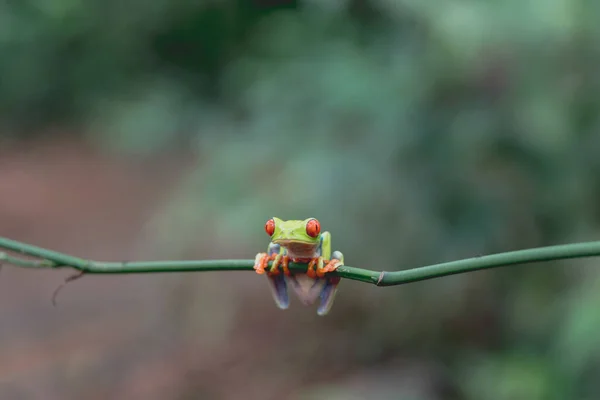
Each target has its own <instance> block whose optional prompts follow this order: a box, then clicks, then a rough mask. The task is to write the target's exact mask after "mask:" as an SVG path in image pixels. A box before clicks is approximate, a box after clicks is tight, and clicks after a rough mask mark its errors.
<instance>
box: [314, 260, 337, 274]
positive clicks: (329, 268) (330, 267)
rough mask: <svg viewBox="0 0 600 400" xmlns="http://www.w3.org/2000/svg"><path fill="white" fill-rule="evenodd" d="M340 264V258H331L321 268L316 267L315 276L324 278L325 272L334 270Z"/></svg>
mask: <svg viewBox="0 0 600 400" xmlns="http://www.w3.org/2000/svg"><path fill="white" fill-rule="evenodd" d="M340 265H342V262H341V261H340V260H336V259H332V260H330V261H329V262H328V263H327V264H326V265H325V266H324V267H323V268H321V269H318V268H317V276H318V277H319V278H324V277H325V274H326V273H328V272H333V271H335V270H336V269H337V268H338V267H339V266H340Z"/></svg>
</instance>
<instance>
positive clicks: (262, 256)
mask: <svg viewBox="0 0 600 400" xmlns="http://www.w3.org/2000/svg"><path fill="white" fill-rule="evenodd" d="M269 259H270V257H269V255H268V254H267V253H258V254H257V255H256V258H255V259H254V270H255V271H256V273H257V274H259V275H262V274H264V273H265V268H267V266H268V265H269Z"/></svg>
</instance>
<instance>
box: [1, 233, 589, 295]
mask: <svg viewBox="0 0 600 400" xmlns="http://www.w3.org/2000/svg"><path fill="white" fill-rule="evenodd" d="M0 249H4V250H6V251H8V252H11V254H9V253H7V252H0V264H12V265H14V266H17V267H22V268H38V269H56V268H74V269H76V270H79V271H80V272H81V273H85V274H138V273H159V272H208V271H252V270H253V266H254V260H252V259H248V260H182V261H133V262H99V261H92V260H86V259H83V258H79V257H74V256H71V255H68V254H63V253H59V252H56V251H52V250H48V249H44V248H41V247H37V246H34V245H30V244H27V243H21V242H17V241H15V240H11V239H8V238H2V237H0ZM12 253H14V255H13V254H12ZM22 256H28V257H33V258H36V259H37V260H30V259H25V258H23V257H22ZM594 256H600V241H597V242H585V243H573V244H564V245H558V246H549V247H538V248H533V249H526V250H518V251H510V252H506V253H498V254H492V255H488V256H481V257H473V258H467V259H464V260H458V261H451V262H446V263H441V264H434V265H428V266H424V267H418V268H411V269H404V270H400V271H373V270H369V269H362V268H355V267H350V266H346V265H344V266H341V267H339V268H338V269H337V270H336V271H335V272H332V274H335V275H337V276H339V277H342V278H345V279H352V280H356V281H361V282H366V283H371V284H374V285H376V286H394V285H401V284H405V283H411V282H417V281H423V280H427V279H434V278H440V277H443V276H448V275H455V274H462V273H466V272H473V271H478V270H483V269H490V268H497V267H505V266H510V265H519V264H527V263H534V262H540V261H552V260H564V259H570V258H583V257H594ZM289 267H290V270H292V271H306V268H307V265H306V264H298V263H290V265H289Z"/></svg>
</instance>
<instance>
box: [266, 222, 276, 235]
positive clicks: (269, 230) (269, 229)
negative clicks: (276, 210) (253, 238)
mask: <svg viewBox="0 0 600 400" xmlns="http://www.w3.org/2000/svg"><path fill="white" fill-rule="evenodd" d="M265 232H267V235H269V236H273V234H274V233H275V221H273V218H271V219H270V220H268V221H267V223H266V224H265Z"/></svg>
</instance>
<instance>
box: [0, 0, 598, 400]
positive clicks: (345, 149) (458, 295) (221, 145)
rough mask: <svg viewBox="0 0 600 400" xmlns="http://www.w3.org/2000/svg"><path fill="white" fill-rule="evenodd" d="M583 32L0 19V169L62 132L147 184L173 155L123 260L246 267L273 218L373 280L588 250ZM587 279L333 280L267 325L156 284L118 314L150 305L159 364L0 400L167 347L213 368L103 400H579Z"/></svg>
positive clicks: (269, 317) (594, 233)
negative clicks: (171, 176) (331, 296)
mask: <svg viewBox="0 0 600 400" xmlns="http://www.w3.org/2000/svg"><path fill="white" fill-rule="evenodd" d="M598 18H600V3H597V2H593V1H586V0H544V1H541V0H521V1H506V0H504V1H499V0H488V1H476V0H462V1H459V0H452V1H442V0H427V1H423V0H338V1H335V0H320V1H316V0H305V1H275V0H270V1H269V0H263V1H259V0H222V1H208V0H204V1H189V0H178V1H166V0H155V1H152V2H146V1H139V0H122V1H119V2H117V1H104V2H89V1H88V2H83V1H75V0H55V1H51V2H48V1H39V0H38V1H33V0H21V1H4V2H1V3H0V128H1V129H0V135H1V136H0V146H2V147H4V148H5V149H8V148H10V149H11V151H23V152H25V153H26V151H27V148H28V146H30V145H31V143H34V142H35V141H38V140H44V141H48V140H49V141H52V140H53V139H52V138H53V137H54V136H53V135H56V137H59V136H60V137H61V138H62V137H63V134H60V135H59V134H57V133H54V132H55V131H56V130H57V129H58V130H60V129H66V130H68V131H69V132H70V133H69V138H70V139H69V140H72V141H73V142H83V143H87V144H88V145H90V146H92V147H93V148H94V149H95V150H96V151H99V152H101V153H102V154H104V155H105V156H106V157H113V158H117V159H124V160H141V161H143V162H146V163H148V165H154V169H155V170H161V169H163V168H166V164H168V163H169V162H170V161H165V160H164V159H163V158H161V157H163V156H165V155H167V156H168V157H171V158H169V160H172V161H173V160H177V159H181V158H182V157H187V156H189V155H191V156H192V159H193V162H192V163H191V168H189V167H188V168H182V169H181V174H180V175H178V177H179V178H178V179H177V180H175V181H176V184H174V185H172V186H173V187H169V188H168V189H165V190H164V191H163V192H165V193H162V196H163V198H164V201H162V202H160V205H158V206H156V207H155V208H154V209H153V211H152V212H151V213H149V214H148V216H147V218H146V220H145V221H144V223H143V229H141V231H140V232H141V233H139V235H137V236H135V238H134V239H132V240H131V245H130V248H135V249H137V250H136V251H139V252H138V253H137V254H138V255H143V256H144V257H145V258H156V259H161V258H162V259H164V258H186V257H187V258H191V257H193V258H253V256H254V254H255V253H256V252H258V251H263V250H264V249H265V248H266V245H267V242H268V238H267V237H266V235H264V233H263V230H262V228H263V224H264V222H265V221H266V220H267V219H268V218H269V217H271V216H273V215H274V216H278V217H280V218H283V219H303V218H307V217H309V216H314V217H317V218H318V219H319V220H320V221H321V224H322V227H323V228H324V229H326V230H329V231H330V232H332V235H333V244H334V247H335V248H336V249H339V250H341V251H343V252H344V254H345V257H346V261H347V263H348V264H349V265H351V266H356V267H366V268H372V269H386V270H397V269H403V268H410V267H415V266H420V265H425V264H429V263H437V262H443V261H450V260H453V259H458V258H463V257H470V256H474V255H479V254H488V253H494V252H500V251H508V250H515V249H522V248H527V247H535V246H543V245H551V244H558V243H568V242H575V241H587V240H595V239H596V238H597V237H598V235H599V234H600V202H599V198H600V179H598V177H599V174H600V153H599V151H600V132H599V128H600V119H599V116H600V113H599V111H600V109H599V102H600V97H598V93H599V90H600V75H599V74H598V72H597V71H598V68H599V67H600V59H599V56H600V24H598ZM15 149H16V150H15ZM113 158H111V159H113ZM153 160H162V161H153ZM173 162H174V161H173ZM0 163H1V160H0ZM161 163H162V164H161ZM72 168H77V167H76V165H73V166H72ZM153 171H154V170H153ZM152 173H155V172H152ZM7 188H8V186H5V188H1V189H0V190H2V192H3V194H2V196H4V194H5V193H7V192H8V189H7ZM5 191H6V192H5ZM17 192H18V189H17ZM13 193H14V190H13ZM114 195H115V196H123V195H122V194H118V193H115V194H114ZM132 207H133V206H132ZM115 222H118V221H115ZM23 237H27V234H26V233H24V234H23ZM42 242H43V241H42ZM140 249H142V250H140ZM62 250H63V251H67V252H75V251H76V248H74V247H67V246H65V247H64V248H63V249H62ZM104 254H106V256H102V255H100V256H99V257H98V258H105V259H109V258H111V257H112V253H110V252H107V253H104ZM79 255H82V256H86V254H81V253H80V254H79ZM597 264H598V261H597V260H594V259H590V260H579V261H564V262H553V263H545V264H540V265H536V266H521V267H516V268H510V269H505V270H495V271H485V272H477V273H472V274H466V275H459V276H452V277H447V278H443V279H439V280H434V281H427V282H420V283H415V284H411V285H406V286H402V287H392V288H385V289H380V288H374V287H371V286H369V285H365V284H359V283H355V282H343V283H342V285H341V286H340V292H339V294H338V297H337V300H336V304H335V305H334V308H333V310H332V313H331V315H330V316H328V317H327V318H325V319H323V318H317V317H316V316H314V315H313V314H314V310H311V309H305V308H303V307H301V306H300V305H299V303H298V302H296V303H294V302H293V304H292V309H290V310H288V311H286V313H283V312H281V311H279V310H277V309H275V306H274V305H273V304H272V303H271V299H270V297H269V293H268V291H267V286H266V283H265V282H264V281H263V280H262V278H258V277H256V276H254V275H252V274H243V273H237V274H235V276H234V275H231V274H198V275H202V276H196V275H194V276H193V277H190V275H186V276H177V277H165V276H160V277H157V276H155V277H153V279H154V280H157V281H158V280H160V281H161V282H162V283H163V286H164V284H165V282H168V284H167V286H168V290H164V287H163V286H161V287H158V286H157V287H154V289H153V290H154V291H148V292H143V293H144V294H140V295H139V296H140V297H139V298H138V301H139V302H140V305H139V307H140V308H139V309H136V308H135V307H133V308H132V309H131V313H132V315H134V314H135V313H137V312H139V311H140V310H141V309H143V307H144V305H143V304H144V303H146V302H147V301H148V300H147V299H148V298H150V297H155V298H156V297H157V298H158V300H157V301H158V304H163V305H162V306H156V304H155V305H153V306H152V307H162V308H164V310H163V311H161V312H157V313H158V315H159V316H157V317H156V318H157V320H156V321H155V323H156V325H152V326H153V328H152V329H155V330H154V331H153V333H154V334H155V335H158V336H160V340H159V339H157V338H156V337H150V336H148V337H146V336H143V337H144V339H140V342H139V346H140V347H139V348H138V349H137V353H134V354H130V353H121V352H122V351H123V349H120V348H118V349H114V350H113V351H114V352H115V353H121V354H126V355H127V357H125V358H124V359H119V360H118V361H114V359H111V357H114V354H113V355H111V348H110V347H108V348H107V349H106V350H105V352H104V353H103V356H102V357H104V358H102V359H101V360H100V361H98V362H99V363H100V365H101V366H103V367H98V368H100V369H99V370H95V369H94V370H93V371H95V372H93V374H92V372H89V374H88V375H86V374H85V373H84V372H82V375H81V376H79V375H78V378H77V381H78V383H77V389H74V388H73V381H72V380H70V379H71V378H69V379H67V378H65V377H61V378H57V377H54V375H50V376H51V378H47V379H50V382H54V384H53V385H50V386H47V387H46V389H45V391H44V393H45V397H44V395H41V397H36V396H35V395H33V394H31V393H30V392H21V391H20V390H24V389H22V384H21V383H19V382H21V381H19V380H14V381H11V380H10V379H9V380H4V381H3V382H1V383H0V393H2V390H3V388H5V389H6V392H5V395H4V396H2V398H3V399H10V398H15V399H16V398H44V399H52V398H61V399H66V398H81V394H82V393H86V394H89V393H90V392H89V390H91V388H94V386H93V383H92V382H93V381H94V374H98V373H100V374H103V373H105V372H106V371H105V369H102V368H108V369H109V368H110V366H114V365H119V366H121V369H120V371H121V372H120V374H121V377H122V378H123V379H124V380H125V381H127V379H128V378H127V377H128V376H130V375H131V374H133V373H134V372H133V371H138V369H139V368H143V366H139V365H136V366H135V367H133V366H132V364H131V363H132V359H136V357H138V356H139V354H138V353H144V352H145V351H146V349H147V348H148V347H150V346H153V347H157V346H159V347H160V346H167V343H169V346H170V348H176V349H178V350H177V351H181V352H183V354H185V353H186V352H190V351H191V352H194V351H198V349H209V348H210V349H211V351H210V354H211V356H210V357H208V356H205V357H204V358H202V357H200V358H199V359H194V360H187V361H185V362H184V361H182V360H183V358H185V357H183V355H182V356H181V357H179V358H177V357H175V356H173V357H175V359H177V360H179V361H177V362H178V363H179V364H181V365H185V366H187V367H186V368H183V371H182V372H181V373H180V374H178V376H179V377H180V378H181V379H182V381H181V382H178V383H177V385H176V387H173V388H170V389H169V391H168V393H169V394H168V395H167V394H164V393H163V392H153V391H152V390H151V391H150V393H152V394H146V395H144V396H141V395H140V396H134V395H129V396H128V397H124V396H125V395H124V394H123V393H126V392H123V391H122V390H124V389H123V387H122V386H121V381H119V382H120V383H119V384H118V385H117V384H115V383H114V381H113V380H111V379H107V380H104V381H102V382H103V390H104V391H102V392H101V393H103V394H104V395H105V396H108V397H102V398H144V399H154V398H157V399H159V398H160V399H165V398H171V399H191V398H194V399H197V398H201V399H212V398H257V399H259V398H260V399H281V398H294V399H322V398H327V399H353V398H356V399H359V398H368V397H372V398H376V399H415V400H416V399H423V400H428V399H477V400H479V399H489V400H514V399H527V400H534V399H560V400H564V399H596V398H598V397H599V396H600V381H599V380H598V379H597V377H598V376H599V374H600V335H599V334H598V331H599V330H600V310H599V309H598V304H599V301H600V294H599V293H600V279H599V278H600V275H599V271H600V269H599V268H598V265H597ZM7 276H8V278H2V280H4V279H10V275H8V274H7ZM28 279H29V280H35V279H36V275H31V274H30V275H28ZM92 279H93V278H88V280H92ZM128 279H130V280H129V282H131V279H133V278H128ZM139 279H141V278H139ZM144 279H146V280H145V281H144V282H149V281H148V279H149V278H144ZM0 281H1V280H0ZM77 284H79V283H77ZM77 284H73V285H77ZM95 284H96V285H104V296H106V295H107V293H111V292H112V291H111V290H110V289H109V288H108V287H107V285H106V284H102V283H95ZM5 285H7V284H6V283H5ZM0 287H1V286H0ZM44 290H48V289H47V288H46V289H44ZM68 290H71V289H67V291H68ZM73 290H74V289H73ZM123 290H126V289H123ZM140 290H141V289H140ZM0 291H1V289H0ZM84 295H85V294H83V293H82V294H81V295H80V297H79V298H83V297H84ZM94 296H95V297H94V298H93V300H94V301H95V302H97V303H103V302H104V301H105V299H104V297H103V295H102V294H101V293H100V294H97V295H94ZM143 296H147V298H146V300H140V299H142V298H143ZM2 299H4V301H10V300H9V297H7V296H4V297H2ZM249 299H251V300H249ZM69 301H70V298H69V296H68V295H67V294H64V299H63V300H62V303H64V304H65V307H68V306H67V305H66V303H69ZM90 301H91V300H90ZM123 301H125V300H123ZM164 304H166V305H164ZM13 307H17V305H13ZM107 307H108V306H107ZM136 307H137V306H136ZM147 307H150V306H149V305H148V306H147ZM66 310H69V309H68V308H67V309H66ZM79 310H80V311H79V312H83V311H81V309H79ZM153 310H156V309H155V308H153ZM22 312H23V313H25V312H26V311H25V310H23V311H22ZM46 312H47V310H46ZM65 312H68V311H65ZM73 312H74V311H73ZM148 312H150V311H148ZM54 314H56V313H54ZM5 315H8V314H5ZM69 315H71V317H72V319H73V321H75V320H77V318H78V317H76V316H75V314H69ZM46 318H48V317H46ZM65 318H66V317H65ZM0 319H2V317H1V316H0ZM66 319H68V318H66ZM2 325H3V326H6V323H5V322H2ZM42 329H43V328H42ZM65 329H66V328H65ZM105 329H111V330H116V331H117V332H118V330H119V327H118V326H110V325H109V326H106V327H105ZM59 332H60V331H59ZM124 335H126V334H125V333H124ZM40 340H42V339H40ZM5 343H7V342H5ZM236 343H237V344H236ZM82 346H83V345H82ZM194 349H196V350H194ZM224 349H228V351H229V350H231V349H236V350H235V351H234V355H228V356H227V357H226V356H224V355H223V354H225V353H224V352H225V350H224ZM231 351H233V350H231ZM136 354H137V355H136ZM161 354H162V353H161ZM177 354H179V353H177ZM227 354H229V353H227ZM192 358H193V357H192ZM102 360H113V361H110V362H109V361H106V363H104V364H103V361H102ZM113 363H116V364H113ZM57 368H58V367H57ZM82 368H83V367H82ZM136 368H138V369H136ZM51 370H54V371H56V370H55V369H51ZM82 371H87V370H85V369H84V370H82ZM141 371H143V369H142V370H141ZM207 371H210V373H209V372H207ZM141 374H142V376H146V375H144V374H145V373H144V372H141ZM110 376H112V375H110ZM142 381H143V382H144V383H143V384H144V385H148V387H149V388H152V387H153V386H152V385H154V384H155V382H153V379H150V378H148V379H142ZM29 382H31V381H29ZM29 384H31V383H29ZM23 385H25V384H23ZM94 390H97V389H94ZM19 393H29V394H28V395H25V397H19ZM52 393H54V394H52ZM56 393H59V394H56ZM127 393H128V392H127ZM161 393H162V394H161ZM11 396H13V397H11ZM28 396H29V397H28ZM153 396H154V397H153ZM86 398H87V397H86ZM99 398H100V397H99Z"/></svg>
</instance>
